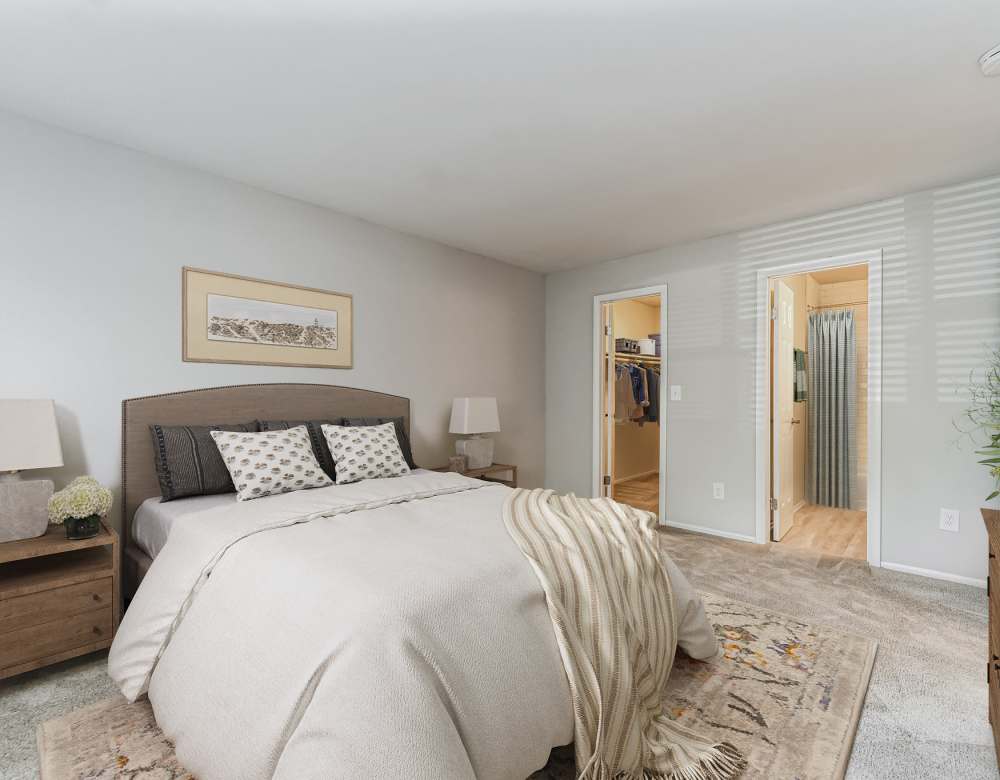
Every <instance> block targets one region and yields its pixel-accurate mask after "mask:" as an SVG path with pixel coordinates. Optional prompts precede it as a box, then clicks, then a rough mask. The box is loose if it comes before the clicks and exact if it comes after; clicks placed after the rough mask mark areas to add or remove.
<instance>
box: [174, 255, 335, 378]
mask: <svg viewBox="0 0 1000 780" xmlns="http://www.w3.org/2000/svg"><path fill="white" fill-rule="evenodd" d="M182 277H183V278H182V284H181V289H182V295H181V298H182V307H183V311H182V312H181V320H182V322H183V338H182V340H183V357H184V360H187V361H193V362H197V363H249V364H252V365H261V366H307V367H315V368H351V366H352V365H353V355H352V348H351V345H352V324H353V323H352V320H353V301H352V299H351V296H350V295H345V294H344V293H336V292H330V291H328V290H316V289H314V288H312V287H300V286H298V285H294V284H282V283H280V282H267V281H264V280H263V279H250V278H248V277H246V276H235V275H233V274H224V273H216V272H214V271H203V270H201V269H199V268H187V267H185V268H184V269H183V272H182Z"/></svg>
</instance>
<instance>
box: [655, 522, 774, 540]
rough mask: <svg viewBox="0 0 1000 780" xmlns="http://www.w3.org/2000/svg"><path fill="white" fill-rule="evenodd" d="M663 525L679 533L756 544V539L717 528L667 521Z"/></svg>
mask: <svg viewBox="0 0 1000 780" xmlns="http://www.w3.org/2000/svg"><path fill="white" fill-rule="evenodd" d="M663 525H665V526H667V527H668V528H677V529H679V530H681V531H691V532H692V533H696V534H708V535H709V536H721V537H722V538H723V539H734V540H735V541H737V542H750V543H751V544H754V543H756V541H757V540H756V539H755V538H754V537H752V536H747V535H746V534H737V533H733V532H732V531H720V530H719V529H717V528H707V527H705V526H703V525H688V524H687V523H673V522H670V521H669V520H666V521H664V523H663Z"/></svg>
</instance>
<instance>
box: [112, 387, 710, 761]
mask: <svg viewBox="0 0 1000 780" xmlns="http://www.w3.org/2000/svg"><path fill="white" fill-rule="evenodd" d="M333 413H336V414H337V415H344V416H360V417H365V416H375V417H396V416H402V417H403V418H404V420H405V423H406V425H407V428H408V423H409V401H408V400H407V399H405V398H401V397H398V396H392V395H386V394H382V393H375V392H371V391H365V390H356V389H352V388H341V387H332V386H325V385H298V384H276V385H249V386H237V387H224V388H211V389H207V390H195V391H190V392H186V393H172V394H167V395H159V396H149V397H145V398H140V399H132V400H128V401H125V402H124V403H123V414H122V425H123V432H122V433H123V435H122V441H123V493H124V496H123V502H122V503H123V511H124V513H125V514H124V517H123V523H122V528H123V533H124V534H125V537H126V541H125V547H126V566H125V569H126V572H127V574H126V576H127V577H129V578H130V579H129V580H128V581H129V582H130V590H129V592H130V593H133V594H134V595H133V598H132V602H131V604H130V606H129V609H128V611H127V612H126V614H125V618H124V620H123V621H122V626H121V629H120V631H119V633H118V635H117V637H116V639H115V644H114V646H113V647H112V651H111V654H110V656H109V673H110V674H111V676H112V678H113V679H114V680H115V682H116V683H117V684H118V685H119V687H120V688H121V690H122V692H123V693H124V694H125V695H126V697H127V698H129V699H131V700H134V699H136V698H137V697H140V696H142V695H148V696H149V699H150V702H151V704H152V706H153V710H154V713H155V715H156V719H157V722H158V724H159V726H160V727H161V728H162V729H163V731H164V733H165V734H166V736H167V737H168V738H170V739H171V740H172V741H173V742H174V743H175V745H176V751H177V756H178V759H179V760H180V761H181V763H182V764H184V766H185V767H186V768H187V769H188V770H190V771H191V772H192V773H193V774H194V775H195V776H197V777H200V778H202V779H203V780H213V778H229V777H240V778H247V779H248V780H249V779H251V778H311V777H316V778H319V777H323V778H331V777H345V778H347V777H351V778H358V777H373V778H374V777H379V778H381V777H402V776H407V777H414V778H423V777H426V778H469V779H470V780H472V779H473V778H480V779H483V780H494V779H496V780H501V779H503V780H507V779H508V778H509V779H510V780H521V779H522V778H525V777H527V776H528V775H529V774H531V773H532V772H533V771H535V770H537V769H539V768H541V767H542V766H544V765H545V763H546V761H547V759H548V756H549V752H550V750H551V749H552V748H553V747H556V746H559V745H562V744H567V743H569V742H571V741H572V739H573V733H574V712H573V706H572V699H571V692H570V690H569V686H568V683H567V678H566V674H565V671H564V669H563V664H562V660H561V657H560V650H559V647H558V646H557V642H556V638H555V636H554V634H553V625H552V622H551V619H550V617H549V614H548V611H547V608H546V600H545V594H544V592H543V591H542V588H541V586H540V584H539V581H538V579H537V577H536V575H535V572H534V571H533V570H532V568H531V567H530V566H529V564H528V562H527V560H526V559H525V557H524V556H523V555H522V553H521V551H520V550H519V549H518V547H517V546H516V544H515V543H514V541H513V540H512V539H511V538H510V536H509V535H508V533H507V530H506V528H505V527H504V524H503V521H502V520H501V507H502V506H503V505H504V503H505V501H506V499H507V498H508V496H509V495H510V494H511V489H510V488H508V487H506V486H503V485H499V484H497V483H488V482H482V481H479V480H473V479H469V478H466V477H464V476H461V475H459V474H454V473H447V472H445V473H439V472H432V471H426V470H423V469H418V470H415V471H412V472H410V473H409V474H406V475H403V476H400V477H395V478H392V479H369V480H363V481H360V482H356V483H353V484H347V485H335V486H332V487H324V488H317V489H312V490H299V491H296V492H291V493H285V494H283V495H275V496H268V497H266V498H260V499H256V500H251V501H243V502H237V501H235V500H234V499H233V497H232V496H231V495H230V496H228V497H212V498H213V499H218V500H213V501H208V502H202V504H201V505H199V506H198V509H197V511H194V510H192V511H181V510H180V509H179V510H178V511H177V512H176V513H175V514H174V515H173V516H172V517H171V518H168V520H169V522H168V523H167V524H168V525H169V528H168V531H169V533H164V532H163V528H162V522H163V521H162V518H161V519H160V520H157V521H154V522H153V523H152V525H151V526H149V527H151V528H159V531H158V532H159V533H160V534H161V539H160V541H159V542H156V543H155V545H154V544H153V543H151V542H150V541H149V539H147V540H145V542H144V545H143V546H145V548H146V549H145V550H144V549H143V547H141V546H140V544H139V543H138V542H139V540H138V539H136V538H134V537H133V535H132V529H133V520H134V519H135V518H134V516H135V514H136V511H137V510H138V509H139V507H140V506H141V505H142V504H143V502H144V501H146V500H147V499H150V498H151V497H154V496H155V495H157V493H158V487H157V481H156V476H155V473H154V470H153V466H152V461H153V452H152V444H151V438H150V435H149V430H148V426H149V425H150V424H185V425H194V424H216V423H218V424H222V423H227V422H242V421H246V420H252V419H268V418H270V419H309V418H322V417H324V416H329V415H331V414H333ZM183 501H184V499H182V500H180V501H177V502H172V503H177V504H180V505H181V507H184V506H193V505H194V502H192V504H190V505H185V504H183ZM148 506H149V505H147V508H148ZM158 523H159V524H160V525H157V524H158ZM138 527H143V525H142V524H137V528H138ZM154 546H155V547H156V549H153V547H154ZM150 550H152V551H153V552H154V553H155V560H154V556H153V555H151V554H150V552H149V551H150ZM665 565H666V566H667V568H668V573H669V576H670V579H671V582H672V584H673V589H674V599H675V602H676V611H677V613H678V614H679V615H680V620H679V630H678V643H679V645H680V646H681V647H682V648H684V649H686V650H688V652H689V653H691V654H692V655H695V656H699V655H701V656H704V655H706V654H710V652H714V648H715V638H714V634H713V632H712V630H711V627H710V626H709V625H708V624H707V621H706V620H705V617H704V612H703V610H702V607H701V601H700V598H699V597H698V596H697V595H696V593H695V592H694V591H693V589H692V588H691V586H690V585H689V584H688V583H687V581H686V580H685V579H684V577H683V575H682V574H681V573H680V572H679V571H678V570H677V569H676V567H675V566H673V564H672V562H669V560H666V561H665Z"/></svg>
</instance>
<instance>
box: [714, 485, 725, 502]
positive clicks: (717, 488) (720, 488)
mask: <svg viewBox="0 0 1000 780" xmlns="http://www.w3.org/2000/svg"><path fill="white" fill-rule="evenodd" d="M712 498H714V499H715V500H716V501H724V500H725V498H726V484H725V483H724V482H713V483H712Z"/></svg>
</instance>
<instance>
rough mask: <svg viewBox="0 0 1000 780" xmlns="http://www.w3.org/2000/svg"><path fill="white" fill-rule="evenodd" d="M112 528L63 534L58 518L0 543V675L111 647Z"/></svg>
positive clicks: (115, 591)
mask: <svg viewBox="0 0 1000 780" xmlns="http://www.w3.org/2000/svg"><path fill="white" fill-rule="evenodd" d="M120 603H121V601H120V577H119V567H118V534H117V533H115V531H114V529H111V528H108V527H107V526H106V525H104V524H103V523H102V524H101V532H100V533H99V534H98V535H97V536H95V537H93V538H91V539H81V540H77V541H71V540H69V539H67V538H66V530H65V529H64V528H63V527H62V526H61V525H50V526H49V530H48V531H47V532H46V533H45V534H44V535H42V536H39V537H37V538H35V539H24V540H23V541H18V542H5V543H3V544H0V679H3V678H5V677H11V676H13V675H15V674H21V673H22V672H28V671H31V670H32V669H38V668H40V667H42V666H48V665H49V664H54V663H56V662H57V661H63V660H65V659H67V658H72V657H74V656H77V655H83V654H84V653H92V652H94V651H95V650H103V649H104V648H106V647H110V646H111V640H112V639H113V638H114V635H115V631H116V630H117V629H118V621H119V619H120V617H121V615H120V609H121V607H120Z"/></svg>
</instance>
